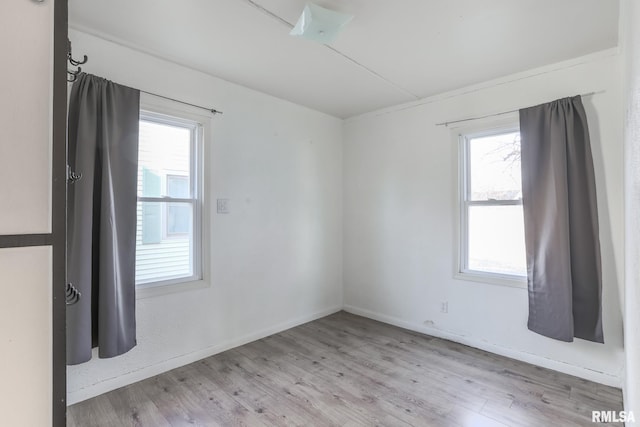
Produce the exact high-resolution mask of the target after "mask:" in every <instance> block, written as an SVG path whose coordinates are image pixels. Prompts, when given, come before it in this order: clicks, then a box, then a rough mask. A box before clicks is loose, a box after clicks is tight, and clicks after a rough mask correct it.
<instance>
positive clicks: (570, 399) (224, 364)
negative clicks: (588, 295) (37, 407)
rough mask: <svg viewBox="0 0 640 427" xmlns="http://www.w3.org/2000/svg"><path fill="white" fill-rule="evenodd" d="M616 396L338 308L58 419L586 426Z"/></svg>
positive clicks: (83, 424) (612, 405) (82, 422)
mask: <svg viewBox="0 0 640 427" xmlns="http://www.w3.org/2000/svg"><path fill="white" fill-rule="evenodd" d="M621 402H622V393H621V391H620V390H619V389H616V388H612V387H607V386H603V385H600V384H596V383H593V382H590V381H586V380H583V379H580V378H577V377H573V376H570V375H565V374H561V373H558V372H555V371H551V370H548V369H544V368H540V367H536V366H533V365H529V364H527V363H523V362H518V361H515V360H512V359H508V358H505V357H501V356H497V355H494V354H491V353H487V352H485V351H481V350H477V349H474V348H471V347H467V346H464V345H461V344H456V343H453V342H450V341H446V340H442V339H439V338H434V337H430V336H425V335H421V334H419V333H415V332H411V331H407V330H404V329H400V328H396V327H394V326H390V325H386V324H384V323H380V322H376V321H374V320H370V319H365V318H363V317H359V316H354V315H352V314H348V313H345V312H340V313H337V314H334V315H331V316H328V317H325V318H323V319H320V320H316V321H314V322H310V323H307V324H305V325H301V326H298V327H296V328H293V329H290V330H288V331H285V332H282V333H279V334H276V335H273V336H270V337H268V338H265V339H262V340H259V341H256V342H253V343H250V344H247V345H244V346H242V347H238V348H235V349H233V350H230V351H226V352H224V353H221V354H218V355H216V356H212V357H209V358H207V359H204V360H201V361H199V362H195V363H192V364H190V365H187V366H184V367H182V368H178V369H174V370H173V371H170V372H167V373H164V374H161V375H158V376H156V377H153V378H150V379H147V380H144V381H141V382H139V383H136V384H132V385H130V386H127V387H124V388H121V389H118V390H115V391H112V392H110V393H107V394H104V395H102V396H98V397H96V398H93V399H90V400H87V401H84V402H81V403H78V404H76V405H73V406H71V407H70V408H69V413H68V426H77V427H91V426H100V427H108V426H151V427H161V426H193V425H200V426H225V427H226V426H435V427H443V426H465V427H466V426H473V427H489V426H492V427H493V426H535V427H538V426H541V427H547V426H561V427H564V426H593V425H596V424H594V423H591V411H592V410H615V411H620V410H622V403H621ZM612 425H616V424H607V426H612ZM618 425H620V424H618Z"/></svg>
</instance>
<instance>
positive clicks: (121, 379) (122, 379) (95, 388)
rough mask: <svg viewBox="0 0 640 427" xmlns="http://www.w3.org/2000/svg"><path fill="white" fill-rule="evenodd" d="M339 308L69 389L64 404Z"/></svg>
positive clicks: (135, 380) (84, 398)
mask: <svg viewBox="0 0 640 427" xmlns="http://www.w3.org/2000/svg"><path fill="white" fill-rule="evenodd" d="M341 310H342V308H341V307H331V308H328V309H326V310H322V311H319V312H316V313H313V314H310V315H307V316H301V317H298V318H296V319H293V320H289V321H286V322H283V323H279V324H277V325H274V326H271V327H268V328H265V329H263V330H261V331H258V332H253V333H250V334H246V335H243V336H241V337H239V338H235V339H230V340H227V341H224V342H221V343H220V344H217V345H214V346H211V347H207V348H204V349H202V350H197V351H193V352H191V353H187V354H183V355H180V356H176V357H174V358H171V359H169V360H165V361H162V362H159V363H156V364H154V365H150V366H145V367H144V368H140V369H137V370H134V371H131V372H127V373H126V374H123V375H119V376H117V377H113V378H109V379H106V380H103V381H100V382H99V383H96V384H92V385H90V386H88V387H84V388H81V389H79V390H74V391H71V392H69V393H67V406H70V405H73V404H75V403H78V402H82V401H83V400H87V399H91V398H92V397H96V396H99V395H101V394H103V393H107V392H109V391H112V390H115V389H117V388H120V387H124V386H127V385H129V384H133V383H136V382H138V381H142V380H144V379H147V378H150V377H153V376H155V375H159V374H161V373H163V372H167V371H170V370H172V369H176V368H179V367H181V366H185V365H188V364H189V363H193V362H197V361H198V360H202V359H205V358H207V357H210V356H213V355H215V354H218V353H222V352H223V351H227V350H231V349H232V348H235V347H239V346H242V345H245V344H248V343H250V342H253V341H257V340H260V339H262V338H265V337H268V336H270V335H274V334H277V333H279V332H282V331H286V330H287V329H291V328H294V327H296V326H299V325H302V324H303V323H307V322H311V321H314V320H317V319H320V318H322V317H326V316H329V315H331V314H334V313H337V312H339V311H341Z"/></svg>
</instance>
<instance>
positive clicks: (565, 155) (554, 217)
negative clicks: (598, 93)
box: [520, 96, 604, 343]
mask: <svg viewBox="0 0 640 427" xmlns="http://www.w3.org/2000/svg"><path fill="white" fill-rule="evenodd" d="M520 133H521V138H522V194H523V207H524V222H525V240H526V248H527V270H528V271H527V273H528V287H529V321H528V327H529V329H530V330H532V331H534V332H537V333H539V334H542V335H545V336H547V337H550V338H555V339H558V340H561V341H573V338H574V337H576V338H582V339H585V340H589V341H595V342H600V343H602V342H604V341H603V336H602V308H601V296H602V272H601V267H600V241H599V237H598V210H597V206H596V186H595V175H594V171H593V159H592V156H591V145H590V142H589V129H588V126H587V117H586V114H585V111H584V107H583V105H582V100H581V98H580V97H579V96H576V97H572V98H565V99H560V100H557V101H554V102H550V103H548V104H543V105H539V106H536V107H531V108H526V109H523V110H520Z"/></svg>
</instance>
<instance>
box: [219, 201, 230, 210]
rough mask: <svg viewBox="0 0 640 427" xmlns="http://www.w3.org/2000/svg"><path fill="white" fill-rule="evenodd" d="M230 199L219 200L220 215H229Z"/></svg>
mask: <svg viewBox="0 0 640 427" xmlns="http://www.w3.org/2000/svg"><path fill="white" fill-rule="evenodd" d="M229 205H230V203H229V199H218V213H219V214H228V213H229V212H230V208H231V207H230V206H229Z"/></svg>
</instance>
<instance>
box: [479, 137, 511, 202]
mask: <svg viewBox="0 0 640 427" xmlns="http://www.w3.org/2000/svg"><path fill="white" fill-rule="evenodd" d="M469 168H470V193H471V194H470V196H471V200H492V199H493V200H518V199H521V198H522V180H521V174H520V133H519V132H511V133H505V134H501V135H492V136H486V137H482V138H473V139H471V140H470V141H469Z"/></svg>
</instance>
